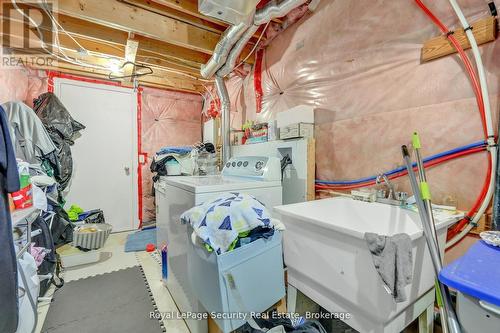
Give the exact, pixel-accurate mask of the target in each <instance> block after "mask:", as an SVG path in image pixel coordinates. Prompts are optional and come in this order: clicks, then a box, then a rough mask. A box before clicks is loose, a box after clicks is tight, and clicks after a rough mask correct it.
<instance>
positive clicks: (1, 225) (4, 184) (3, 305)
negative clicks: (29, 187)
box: [0, 107, 20, 333]
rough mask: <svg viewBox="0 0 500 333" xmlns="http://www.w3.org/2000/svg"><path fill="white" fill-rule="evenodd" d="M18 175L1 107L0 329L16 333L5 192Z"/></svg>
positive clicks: (10, 189) (13, 187) (14, 185)
mask: <svg viewBox="0 0 500 333" xmlns="http://www.w3.org/2000/svg"><path fill="white" fill-rule="evenodd" d="M19 187H20V184H19V174H18V171H17V163H16V156H15V154H14V148H13V146H12V140H11V137H10V132H9V125H8V122H7V117H6V115H5V112H4V110H3V109H2V107H0V244H2V250H1V251H0V286H1V288H0V300H2V301H1V302H0V332H6V333H10V332H15V331H16V328H17V322H18V302H17V301H18V298H17V296H18V293H17V262H16V251H15V249H14V241H13V237H12V222H11V219H10V212H9V202H8V199H7V193H12V192H16V191H19Z"/></svg>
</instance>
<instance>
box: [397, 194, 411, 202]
mask: <svg viewBox="0 0 500 333" xmlns="http://www.w3.org/2000/svg"><path fill="white" fill-rule="evenodd" d="M395 195H396V200H399V201H406V200H407V199H408V193H407V192H396V193H395Z"/></svg>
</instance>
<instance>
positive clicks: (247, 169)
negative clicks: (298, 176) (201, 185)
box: [222, 156, 281, 181]
mask: <svg viewBox="0 0 500 333" xmlns="http://www.w3.org/2000/svg"><path fill="white" fill-rule="evenodd" d="M222 175H223V176H231V177H249V178H253V179H260V180H267V181H276V180H281V163H280V160H279V158H277V157H268V156H239V157H234V158H231V159H230V160H229V161H228V162H226V164H225V165H224V168H223V169H222Z"/></svg>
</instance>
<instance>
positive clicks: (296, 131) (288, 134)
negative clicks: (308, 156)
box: [279, 123, 314, 140]
mask: <svg viewBox="0 0 500 333" xmlns="http://www.w3.org/2000/svg"><path fill="white" fill-rule="evenodd" d="M279 131H280V139H281V140H284V139H293V138H313V137H314V124H304V123H298V124H293V125H290V126H286V127H280V129H279Z"/></svg>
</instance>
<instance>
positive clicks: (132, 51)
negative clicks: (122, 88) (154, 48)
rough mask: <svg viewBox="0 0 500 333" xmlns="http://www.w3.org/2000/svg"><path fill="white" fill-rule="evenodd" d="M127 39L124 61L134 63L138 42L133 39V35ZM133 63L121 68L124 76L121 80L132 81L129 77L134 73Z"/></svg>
mask: <svg viewBox="0 0 500 333" xmlns="http://www.w3.org/2000/svg"><path fill="white" fill-rule="evenodd" d="M130 37H131V38H129V39H127V45H125V62H131V63H134V64H135V58H136V57H137V50H138V48H139V42H138V41H136V40H134V39H133V36H130ZM134 67H135V66H134V65H131V64H128V65H125V67H124V68H123V70H124V73H123V74H124V76H126V77H125V78H124V79H123V81H126V82H132V81H133V78H132V77H131V76H132V75H133V74H134Z"/></svg>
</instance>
